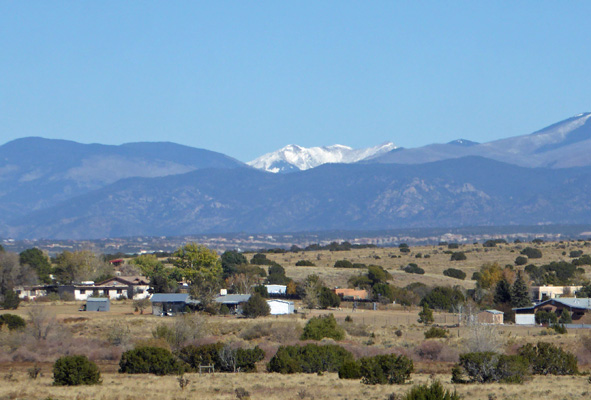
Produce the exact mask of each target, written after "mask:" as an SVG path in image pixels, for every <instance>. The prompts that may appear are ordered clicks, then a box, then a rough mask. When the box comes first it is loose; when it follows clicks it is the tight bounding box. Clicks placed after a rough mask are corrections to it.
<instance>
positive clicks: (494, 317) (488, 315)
mask: <svg viewBox="0 0 591 400" xmlns="http://www.w3.org/2000/svg"><path fill="white" fill-rule="evenodd" d="M504 315H505V313H504V312H502V311H499V310H484V311H481V312H479V313H478V314H477V315H476V317H477V320H478V323H479V324H491V325H502V324H503V316H504Z"/></svg>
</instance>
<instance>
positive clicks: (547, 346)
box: [519, 342, 579, 375]
mask: <svg viewBox="0 0 591 400" xmlns="http://www.w3.org/2000/svg"><path fill="white" fill-rule="evenodd" d="M519 355H521V356H522V357H523V358H525V359H526V360H528V362H529V363H530V365H531V368H532V372H533V373H534V374H537V375H575V374H578V373H579V368H578V365H577V357H576V356H575V355H574V354H572V353H569V352H567V351H564V350H562V349H561V348H560V347H558V346H555V345H553V344H551V343H544V342H539V343H538V344H537V345H535V346H534V345H533V344H531V343H528V344H526V345H525V346H523V347H521V348H520V349H519Z"/></svg>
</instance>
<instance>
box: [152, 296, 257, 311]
mask: <svg viewBox="0 0 591 400" xmlns="http://www.w3.org/2000/svg"><path fill="white" fill-rule="evenodd" d="M248 299H250V295H249V294H226V295H220V296H218V297H216V298H215V299H214V300H213V301H214V302H215V303H217V304H219V305H222V304H224V305H225V306H226V307H228V308H229V309H230V311H232V312H238V311H239V310H240V307H241V305H242V304H243V303H246V302H247V301H248ZM150 302H151V303H152V314H153V315H162V316H165V315H176V314H179V313H183V312H185V311H186V310H187V308H189V309H195V308H197V306H199V305H200V304H201V302H200V301H199V300H194V299H191V298H190V296H189V294H188V293H155V294H153V295H152V297H151V298H150Z"/></svg>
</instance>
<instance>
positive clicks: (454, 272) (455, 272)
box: [443, 268, 466, 280]
mask: <svg viewBox="0 0 591 400" xmlns="http://www.w3.org/2000/svg"><path fill="white" fill-rule="evenodd" d="M443 275H445V276H449V277H450V278H456V279H461V280H464V279H466V273H465V272H464V271H462V270H460V269H457V268H448V269H446V270H445V271H443Z"/></svg>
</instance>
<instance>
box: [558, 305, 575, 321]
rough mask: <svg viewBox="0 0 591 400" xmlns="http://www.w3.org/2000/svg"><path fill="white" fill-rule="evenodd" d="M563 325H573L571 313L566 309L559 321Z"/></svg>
mask: <svg viewBox="0 0 591 400" xmlns="http://www.w3.org/2000/svg"><path fill="white" fill-rule="evenodd" d="M558 322H560V323H561V324H572V323H573V319H572V317H571V316H570V312H569V311H568V310H567V309H566V308H563V309H562V313H561V314H560V319H559V320H558Z"/></svg>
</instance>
